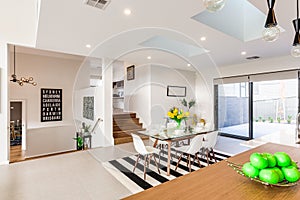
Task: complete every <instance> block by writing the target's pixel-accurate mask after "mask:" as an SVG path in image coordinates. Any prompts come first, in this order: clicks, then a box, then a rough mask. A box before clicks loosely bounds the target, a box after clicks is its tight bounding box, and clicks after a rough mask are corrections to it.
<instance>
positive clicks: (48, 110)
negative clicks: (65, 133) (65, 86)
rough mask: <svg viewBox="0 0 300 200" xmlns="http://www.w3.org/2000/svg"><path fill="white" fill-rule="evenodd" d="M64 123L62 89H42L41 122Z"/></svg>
mask: <svg viewBox="0 0 300 200" xmlns="http://www.w3.org/2000/svg"><path fill="white" fill-rule="evenodd" d="M49 121H62V89H45V88H42V89H41V122H49Z"/></svg>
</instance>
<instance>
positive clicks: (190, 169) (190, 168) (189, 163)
mask: <svg viewBox="0 0 300 200" xmlns="http://www.w3.org/2000/svg"><path fill="white" fill-rule="evenodd" d="M188 157H189V162H188V165H189V172H191V171H192V166H191V155H190V154H189V155H188Z"/></svg>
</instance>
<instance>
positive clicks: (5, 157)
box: [0, 42, 10, 165]
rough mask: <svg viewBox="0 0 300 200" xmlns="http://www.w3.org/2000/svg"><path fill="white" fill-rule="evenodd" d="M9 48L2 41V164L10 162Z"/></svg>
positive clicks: (0, 82)
mask: <svg viewBox="0 0 300 200" xmlns="http://www.w3.org/2000/svg"><path fill="white" fill-rule="evenodd" d="M8 65H9V61H8V48H7V44H6V43H4V42H0V121H1V123H0V165H1V164H8V162H9V148H8V147H9V122H8V119H9V118H8V109H9V108H10V106H8V105H9V104H8V90H7V88H8V77H7V70H8Z"/></svg>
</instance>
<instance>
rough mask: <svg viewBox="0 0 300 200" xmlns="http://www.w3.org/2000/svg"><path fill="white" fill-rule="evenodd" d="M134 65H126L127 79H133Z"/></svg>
mask: <svg viewBox="0 0 300 200" xmlns="http://www.w3.org/2000/svg"><path fill="white" fill-rule="evenodd" d="M134 70H135V69H134V65H132V66H129V67H127V80H128V81H129V80H133V79H134V76H135V74H134V73H135V71H134Z"/></svg>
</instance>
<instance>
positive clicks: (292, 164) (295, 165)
mask: <svg viewBox="0 0 300 200" xmlns="http://www.w3.org/2000/svg"><path fill="white" fill-rule="evenodd" d="M291 166H294V167H296V168H297V169H299V167H298V165H297V163H296V162H295V161H292V162H291Z"/></svg>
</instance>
